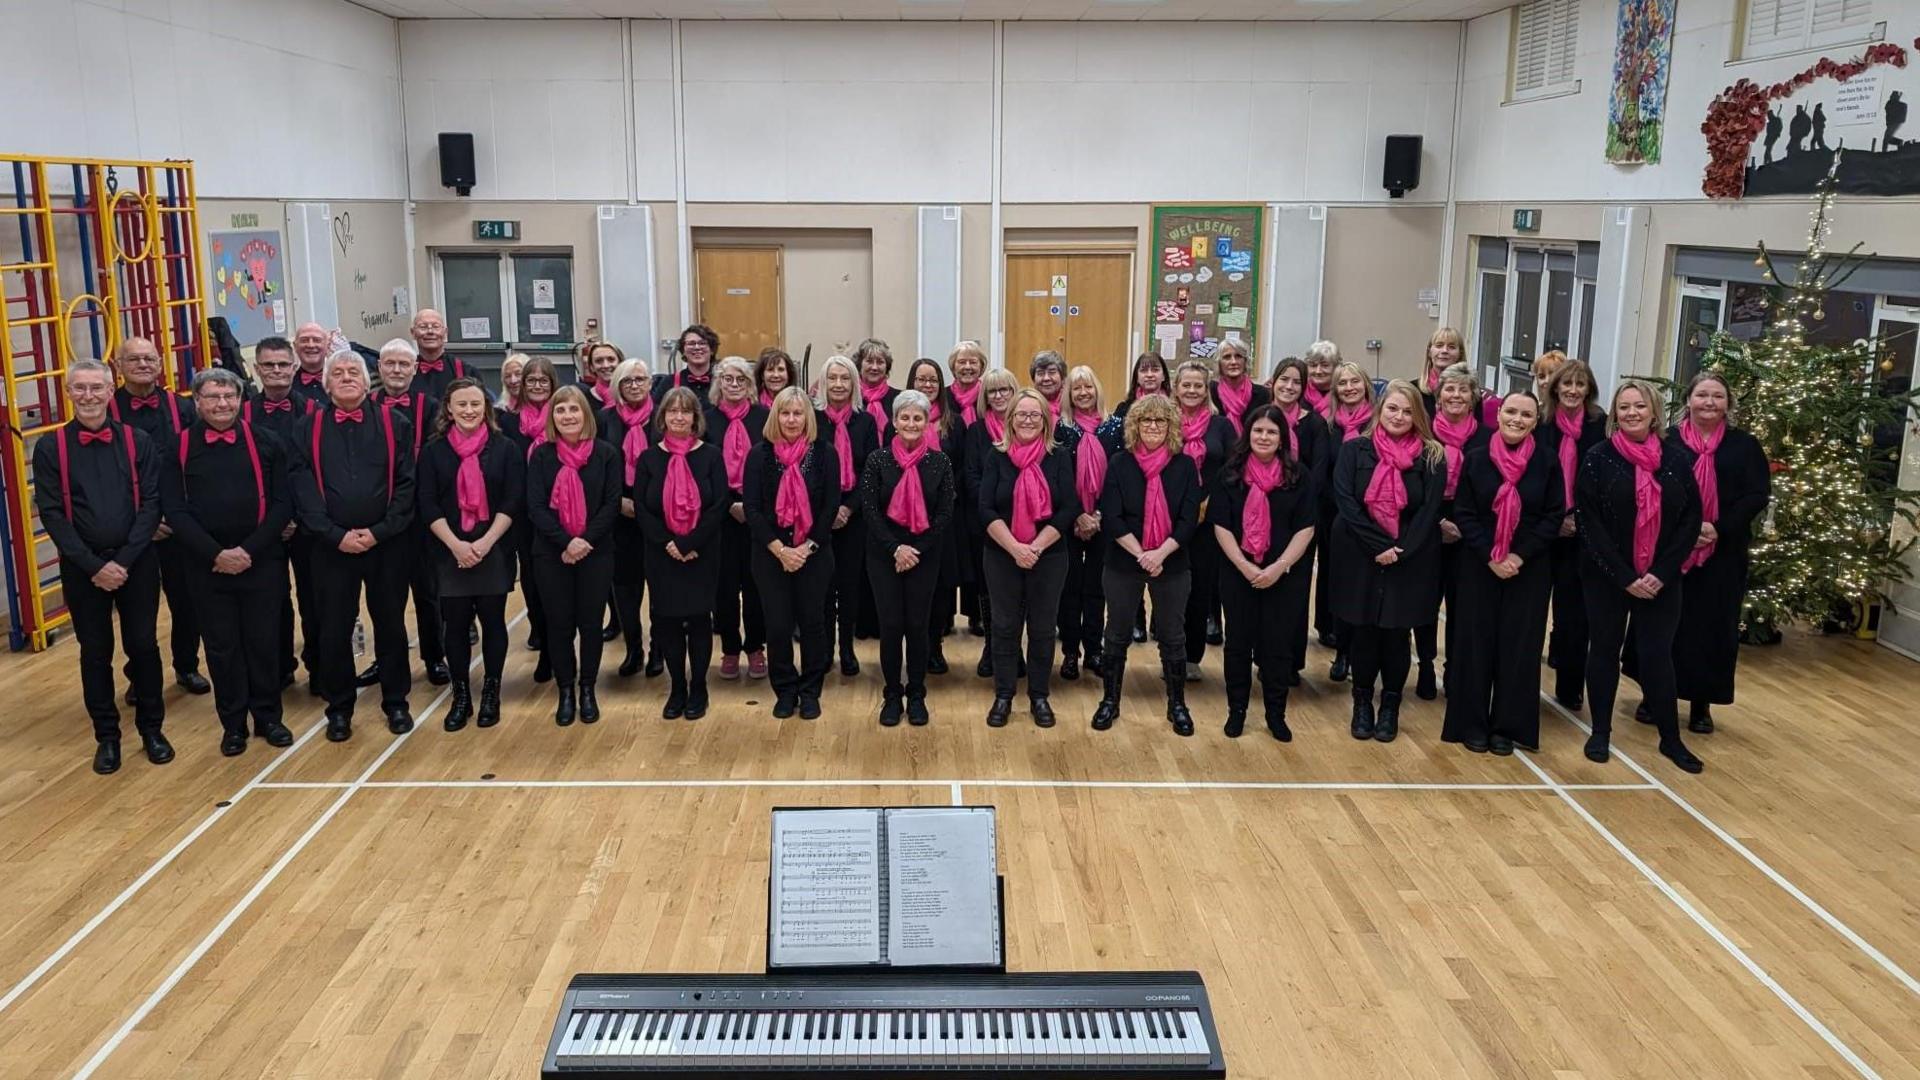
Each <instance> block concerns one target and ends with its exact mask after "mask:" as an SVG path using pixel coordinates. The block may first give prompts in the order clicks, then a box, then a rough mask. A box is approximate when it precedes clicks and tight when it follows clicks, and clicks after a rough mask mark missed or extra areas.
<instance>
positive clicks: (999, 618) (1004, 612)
mask: <svg viewBox="0 0 1920 1080" xmlns="http://www.w3.org/2000/svg"><path fill="white" fill-rule="evenodd" d="M988 545H989V546H988V548H987V550H986V553H985V554H984V555H983V556H982V557H981V560H980V562H981V567H980V569H981V572H982V573H984V574H985V575H986V578H987V605H988V607H989V608H990V609H991V611H992V613H993V693H994V696H995V697H1012V696H1013V691H1014V688H1015V684H1016V683H1017V682H1018V681H1019V672H1020V634H1021V632H1022V631H1023V630H1024V631H1025V632H1026V637H1027V696H1028V697H1032V698H1043V697H1046V696H1047V695H1048V692H1049V691H1050V689H1051V679H1052V675H1053V643H1054V635H1055V632H1056V630H1057V626H1056V623H1057V622H1058V620H1059V618H1060V594H1061V591H1062V590H1063V589H1064V588H1065V587H1066V584H1067V564H1068V562H1070V561H1071V560H1072V558H1073V556H1072V554H1071V553H1069V552H1066V551H1062V550H1061V547H1062V545H1059V544H1056V545H1054V546H1053V547H1052V548H1049V549H1048V550H1047V552H1046V554H1044V555H1041V556H1040V561H1039V562H1037V563H1035V564H1034V567H1033V569H1031V570H1022V569H1020V567H1019V566H1018V565H1017V564H1016V563H1015V562H1014V561H1013V556H1011V555H1008V554H1007V553H1006V552H1005V551H1003V550H1002V549H1001V547H1000V545H999V544H995V543H993V542H992V541H991V540H989V541H988Z"/></svg>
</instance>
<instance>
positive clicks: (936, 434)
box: [923, 398, 944, 450]
mask: <svg viewBox="0 0 1920 1080" xmlns="http://www.w3.org/2000/svg"><path fill="white" fill-rule="evenodd" d="M943 414H944V410H942V409H941V408H940V402H938V401H936V400H934V399H931V398H929V399H928V401H927V433H926V435H925V436H923V437H924V438H925V439H926V440H927V442H929V443H931V444H933V445H932V449H934V450H938V449H940V448H941V447H940V417H941V416H942V415H943Z"/></svg>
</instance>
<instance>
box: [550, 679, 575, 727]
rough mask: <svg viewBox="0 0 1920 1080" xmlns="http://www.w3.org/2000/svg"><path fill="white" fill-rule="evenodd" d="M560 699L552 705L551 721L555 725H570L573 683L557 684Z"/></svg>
mask: <svg viewBox="0 0 1920 1080" xmlns="http://www.w3.org/2000/svg"><path fill="white" fill-rule="evenodd" d="M559 690H560V699H559V700H558V701H557V702H555V703H554V706H553V722H554V724H555V726H557V727H570V726H572V724H573V684H572V683H561V684H559Z"/></svg>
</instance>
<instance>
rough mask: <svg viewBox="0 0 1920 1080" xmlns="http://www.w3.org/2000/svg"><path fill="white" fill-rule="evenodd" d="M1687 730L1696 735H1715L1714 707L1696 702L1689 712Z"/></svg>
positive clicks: (1702, 702)
mask: <svg viewBox="0 0 1920 1080" xmlns="http://www.w3.org/2000/svg"><path fill="white" fill-rule="evenodd" d="M1687 730H1688V731H1691V732H1693V733H1694V734H1695V735H1711V734H1713V706H1711V705H1709V704H1707V703H1706V702H1704V701H1696V702H1694V703H1693V707H1692V708H1691V709H1689V710H1687Z"/></svg>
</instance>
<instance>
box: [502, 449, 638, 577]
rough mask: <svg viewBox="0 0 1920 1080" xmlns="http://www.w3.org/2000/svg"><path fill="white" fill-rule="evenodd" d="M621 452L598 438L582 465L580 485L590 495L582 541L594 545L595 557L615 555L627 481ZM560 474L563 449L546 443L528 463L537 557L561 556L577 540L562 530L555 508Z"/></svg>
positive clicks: (529, 508)
mask: <svg viewBox="0 0 1920 1080" xmlns="http://www.w3.org/2000/svg"><path fill="white" fill-rule="evenodd" d="M626 471H627V470H626V465H625V464H624V463H623V462H622V461H621V460H620V452H619V451H618V450H615V449H614V448H613V447H611V446H608V445H607V444H606V443H603V442H601V441H599V440H598V439H595V440H594V442H593V453H592V455H591V456H589V457H588V458H587V463H586V464H585V465H582V466H580V486H581V487H583V488H585V489H586V493H587V528H586V531H585V532H583V533H581V534H580V536H581V539H583V540H585V541H586V542H587V543H589V544H592V545H593V553H594V555H599V554H601V553H602V552H605V553H606V554H608V555H611V554H612V553H613V523H614V521H615V520H616V519H618V518H619V517H620V489H621V486H622V484H623V482H624V481H625V480H626ZM559 475H560V448H559V447H557V446H555V445H554V444H552V443H542V444H541V445H540V447H539V448H537V449H536V450H534V452H533V457H531V458H529V459H528V460H527V521H528V523H529V524H531V525H532V526H533V554H534V555H535V556H541V555H545V556H549V557H557V556H559V554H560V552H562V551H563V550H565V549H566V546H567V544H568V543H569V542H571V541H572V540H573V537H572V536H571V535H570V534H569V533H568V532H567V531H566V530H565V529H563V528H561V527H560V515H559V514H557V513H555V512H554V509H553V505H552V504H553V481H554V479H555V478H556V477H558V476H559Z"/></svg>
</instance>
